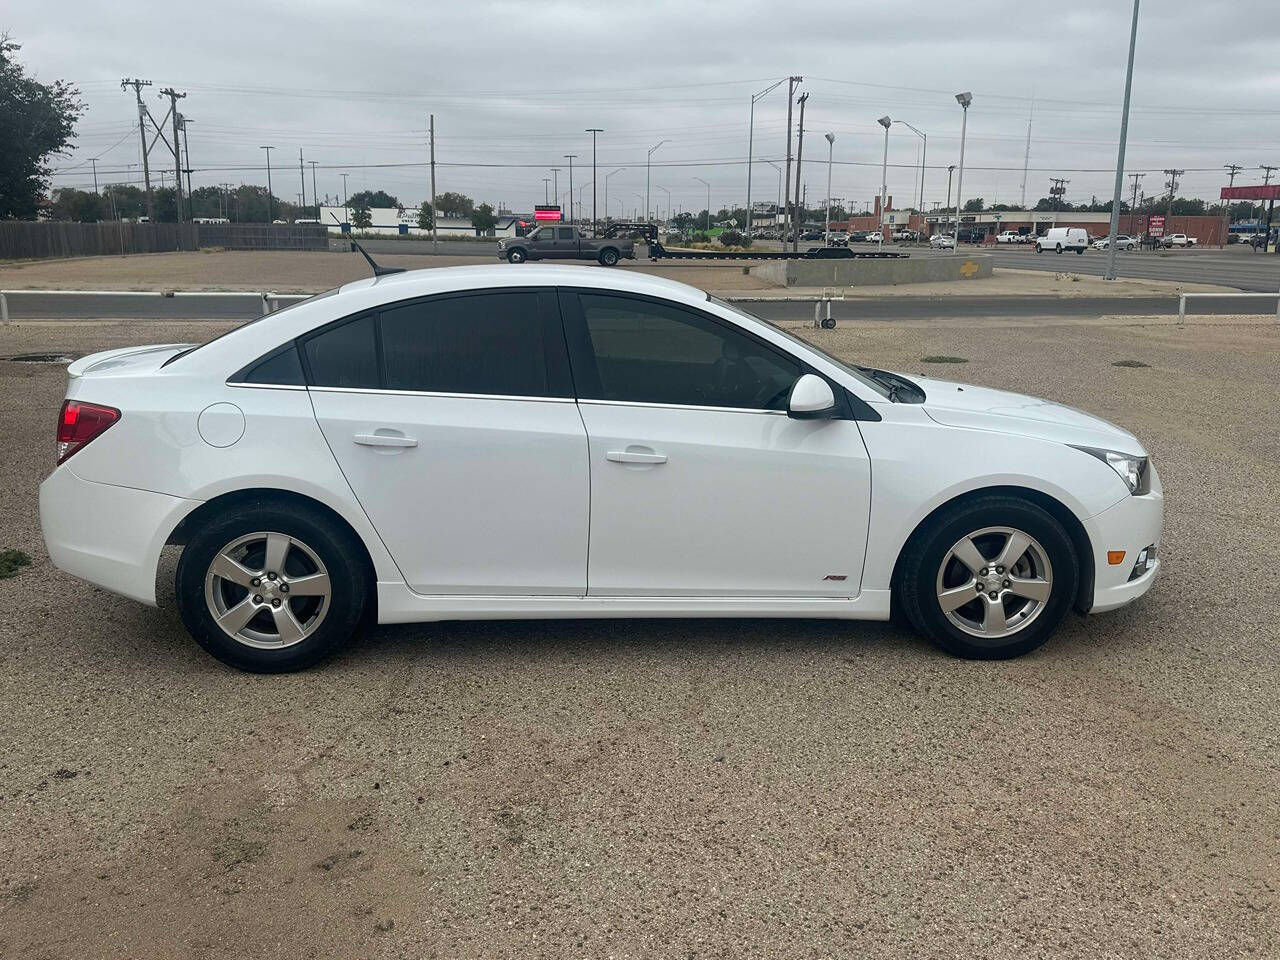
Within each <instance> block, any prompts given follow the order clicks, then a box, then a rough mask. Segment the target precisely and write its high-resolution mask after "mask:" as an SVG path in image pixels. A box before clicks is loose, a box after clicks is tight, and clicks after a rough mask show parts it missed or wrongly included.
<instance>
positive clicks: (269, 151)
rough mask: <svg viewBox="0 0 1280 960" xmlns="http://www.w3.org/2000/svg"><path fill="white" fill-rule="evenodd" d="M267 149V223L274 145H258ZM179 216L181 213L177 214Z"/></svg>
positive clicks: (269, 213) (268, 218) (269, 209)
mask: <svg viewBox="0 0 1280 960" xmlns="http://www.w3.org/2000/svg"><path fill="white" fill-rule="evenodd" d="M259 149H261V150H265V151H267V223H270V222H271V151H272V150H274V149H275V147H260V148H259ZM179 216H181V215H179Z"/></svg>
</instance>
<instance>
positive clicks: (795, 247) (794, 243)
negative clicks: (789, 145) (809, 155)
mask: <svg viewBox="0 0 1280 960" xmlns="http://www.w3.org/2000/svg"><path fill="white" fill-rule="evenodd" d="M808 99H809V94H807V93H802V94H800V135H799V137H798V139H797V140H796V205H795V210H796V212H797V214H798V215H799V218H800V219H801V220H803V219H804V207H803V206H801V204H800V158H801V157H802V156H803V155H804V105H805V101H806V100H808ZM787 139H788V140H790V139H791V138H790V136H788V137H787ZM800 226H801V225H800V224H799V223H797V224H796V228H795V230H793V231H792V232H791V236H792V240H791V252H792V253H799V252H800Z"/></svg>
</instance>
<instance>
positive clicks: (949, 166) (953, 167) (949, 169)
mask: <svg viewBox="0 0 1280 960" xmlns="http://www.w3.org/2000/svg"><path fill="white" fill-rule="evenodd" d="M955 172H956V165H955V164H954V163H949V164H947V205H946V206H945V207H943V208H942V209H943V211H944V212H945V213H946V215H947V216H948V217H950V216H951V175H952V174H953V173H955ZM959 223H960V221H959V220H957V221H956V224H957V226H958V225H959ZM953 229H954V228H953Z"/></svg>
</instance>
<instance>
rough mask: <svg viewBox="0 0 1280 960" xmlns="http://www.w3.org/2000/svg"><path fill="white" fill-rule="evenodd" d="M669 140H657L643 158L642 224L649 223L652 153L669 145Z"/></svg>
mask: <svg viewBox="0 0 1280 960" xmlns="http://www.w3.org/2000/svg"><path fill="white" fill-rule="evenodd" d="M670 142H671V141H670V140H659V141H658V142H657V143H655V144H654V145H653V146H652V147H650V148H649V153H648V155H647V156H646V157H645V158H644V222H645V223H648V222H649V165H650V163H651V162H652V160H653V151H655V150H657V149H658V148H659V147H660V146H662V145H663V144H664V143H670Z"/></svg>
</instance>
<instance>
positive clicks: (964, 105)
mask: <svg viewBox="0 0 1280 960" xmlns="http://www.w3.org/2000/svg"><path fill="white" fill-rule="evenodd" d="M956 103H958V104H960V109H962V110H963V111H964V120H963V121H961V123H960V172H959V173H958V174H956V242H955V246H953V247H952V248H951V253H952V254H953V255H954V254H957V253H959V252H960V195H961V193H962V192H963V191H964V139H965V134H967V133H968V132H969V104H971V103H973V94H972V93H969V92H967V91H966V92H965V93H957V94H956Z"/></svg>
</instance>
